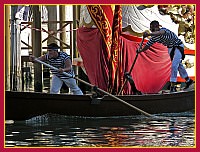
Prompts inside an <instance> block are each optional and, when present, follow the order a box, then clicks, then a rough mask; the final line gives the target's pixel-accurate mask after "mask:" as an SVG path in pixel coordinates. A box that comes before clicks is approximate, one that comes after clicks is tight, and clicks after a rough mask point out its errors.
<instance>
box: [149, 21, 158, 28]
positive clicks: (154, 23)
mask: <svg viewBox="0 0 200 152" xmlns="http://www.w3.org/2000/svg"><path fill="white" fill-rule="evenodd" d="M150 25H153V26H156V27H159V22H158V21H156V20H154V21H152V22H151V23H150Z"/></svg>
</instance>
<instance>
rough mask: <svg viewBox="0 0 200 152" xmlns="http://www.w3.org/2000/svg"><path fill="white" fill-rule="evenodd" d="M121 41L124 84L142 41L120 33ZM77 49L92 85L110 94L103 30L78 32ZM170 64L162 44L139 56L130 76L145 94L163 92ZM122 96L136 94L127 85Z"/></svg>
mask: <svg viewBox="0 0 200 152" xmlns="http://www.w3.org/2000/svg"><path fill="white" fill-rule="evenodd" d="M119 40H120V50H121V52H120V53H119V57H120V58H121V61H120V63H119V67H120V68H121V69H122V70H121V72H120V74H121V78H122V79H121V80H120V81H122V82H124V77H123V74H124V72H128V71H129V70H130V68H131V65H132V63H133V61H134V58H135V55H136V50H137V48H138V47H139V43H140V41H141V39H140V38H138V37H134V36H131V35H125V34H121V36H120V37H119ZM145 43H146V41H145V42H144V44H145ZM144 44H143V45H144ZM77 47H78V50H79V52H80V55H81V57H82V59H83V64H84V66H85V69H86V72H87V74H88V78H89V80H90V82H91V83H92V84H93V85H96V86H98V87H99V88H101V89H103V90H105V91H107V88H108V80H109V67H108V66H109V62H108V58H107V55H106V54H105V53H106V51H105V50H106V46H105V43H104V41H103V38H102V35H101V33H100V31H99V30H98V29H92V28H91V29H88V28H84V27H83V28H79V29H78V30H77ZM170 65H171V62H170V58H169V55H168V51H167V48H166V47H164V46H163V45H161V44H158V43H156V44H154V45H153V46H152V47H151V48H150V49H149V50H147V51H145V52H142V53H140V54H139V56H138V58H137V61H136V64H135V66H134V68H133V71H132V73H131V75H132V77H133V79H134V81H135V84H136V87H137V89H138V90H140V91H142V92H143V93H157V92H158V91H160V90H161V89H162V87H163V86H164V85H165V84H166V82H167V81H168V80H169V77H170ZM121 84H122V83H121ZM123 94H133V92H132V91H131V87H130V86H129V84H128V83H127V84H126V87H125V88H124V92H123Z"/></svg>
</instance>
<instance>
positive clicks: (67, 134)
mask: <svg viewBox="0 0 200 152" xmlns="http://www.w3.org/2000/svg"><path fill="white" fill-rule="evenodd" d="M165 116H166V115H165ZM167 117H168V118H170V120H172V121H168V120H153V119H152V118H147V117H144V116H137V117H136V116H134V117H112V118H85V117H67V116H60V115H53V114H47V115H43V116H38V117H34V118H32V119H30V120H26V121H16V122H14V123H12V124H7V125H6V130H5V131H6V133H5V134H6V137H5V146H7V147H14V146H28V147H62V146H69V147H129V146H130V147H152V146H153V147H155V146H158V147H160V146H162V147H163V146H167V147H173V146H183V147H193V146H195V133H194V131H195V128H194V126H195V121H194V113H193V112H188V113H181V114H173V115H171V116H169V115H167Z"/></svg>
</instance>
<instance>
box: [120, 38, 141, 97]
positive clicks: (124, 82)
mask: <svg viewBox="0 0 200 152" xmlns="http://www.w3.org/2000/svg"><path fill="white" fill-rule="evenodd" d="M143 42H144V37H143V38H142V41H141V43H140V46H139V49H141V48H142V44H143ZM138 54H139V53H138V52H136V56H135V59H134V61H133V64H132V66H131V68H130V70H129V72H128V74H131V72H132V70H133V67H134V65H135V63H136V60H137V58H138ZM127 81H128V79H125V81H124V84H123V85H122V87H121V89H120V91H119V93H118V95H120V94H121V93H122V91H123V89H124V86H125V85H126V83H127Z"/></svg>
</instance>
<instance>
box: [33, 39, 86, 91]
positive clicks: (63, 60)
mask: <svg viewBox="0 0 200 152" xmlns="http://www.w3.org/2000/svg"><path fill="white" fill-rule="evenodd" d="M58 49H59V46H58V45H57V44H56V43H51V44H49V45H48V46H47V51H48V52H47V54H44V55H42V56H40V57H38V59H39V60H41V61H45V62H48V63H49V64H50V65H52V66H53V67H56V68H58V70H55V69H51V68H50V70H51V72H52V74H53V77H52V83H51V88H50V93H52V94H58V93H60V89H61V87H62V85H63V82H64V83H65V84H66V85H67V86H68V87H69V88H70V92H71V93H72V94H74V95H83V92H82V91H81V89H80V88H79V87H78V85H77V84H76V80H75V79H74V78H72V77H68V76H66V75H64V74H63V72H66V73H68V74H70V75H74V70H73V68H72V62H71V58H70V56H69V55H68V54H67V53H65V52H63V51H60V52H58ZM35 58H36V57H35V56H33V55H30V56H29V60H30V61H31V62H34V60H35Z"/></svg>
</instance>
